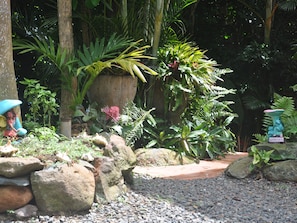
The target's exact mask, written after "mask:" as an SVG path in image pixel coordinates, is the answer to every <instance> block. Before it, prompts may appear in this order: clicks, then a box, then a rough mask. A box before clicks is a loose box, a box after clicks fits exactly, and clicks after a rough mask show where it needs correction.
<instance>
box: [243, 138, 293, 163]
mask: <svg viewBox="0 0 297 223" xmlns="http://www.w3.org/2000/svg"><path fill="white" fill-rule="evenodd" d="M255 146H256V147H257V149H259V150H265V151H269V150H274V151H273V153H272V154H271V160H272V161H284V160H297V143H292V142H289V143H261V144H257V145H255ZM249 149H250V148H249Z"/></svg>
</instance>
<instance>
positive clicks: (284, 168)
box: [263, 160, 297, 182]
mask: <svg viewBox="0 0 297 223" xmlns="http://www.w3.org/2000/svg"><path fill="white" fill-rule="evenodd" d="M263 176H264V177H265V178H266V179H268V180H273V181H294V182H297V160H286V161H281V162H275V163H272V165H270V166H266V167H265V168H264V170H263Z"/></svg>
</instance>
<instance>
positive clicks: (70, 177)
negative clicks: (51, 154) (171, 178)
mask: <svg viewBox="0 0 297 223" xmlns="http://www.w3.org/2000/svg"><path fill="white" fill-rule="evenodd" d="M94 143H95V144H96V145H98V146H99V147H101V148H102V150H103V154H104V155H103V156H102V157H95V158H93V159H91V161H90V160H88V161H85V160H77V161H71V160H69V158H66V159H65V161H62V162H61V161H60V162H55V163H52V164H51V165H46V164H45V163H43V162H42V161H41V160H40V159H38V158H35V157H30V158H21V157H0V212H6V211H8V210H15V211H17V210H18V209H19V208H24V207H27V208H28V209H30V211H29V215H33V214H36V212H37V210H38V211H41V212H46V213H56V214H59V213H69V212H80V211H85V210H88V209H90V208H91V205H92V204H93V202H94V201H95V202H99V201H100V200H102V199H104V200H107V201H111V200H113V199H116V198H117V197H118V196H120V195H121V194H122V193H125V192H126V189H127V186H128V185H129V184H131V183H133V177H132V170H133V168H134V167H135V165H136V156H135V154H134V152H133V151H132V149H131V148H130V147H128V146H126V144H125V141H124V140H123V139H122V138H121V137H119V136H117V135H111V136H108V137H107V138H103V137H102V136H99V135H96V136H95V137H94ZM60 160H61V159H60ZM26 217H28V216H26Z"/></svg>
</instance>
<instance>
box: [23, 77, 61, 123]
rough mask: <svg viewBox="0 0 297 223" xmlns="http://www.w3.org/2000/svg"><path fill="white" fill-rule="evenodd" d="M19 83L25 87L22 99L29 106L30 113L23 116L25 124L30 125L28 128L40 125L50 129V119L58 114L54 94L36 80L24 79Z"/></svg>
mask: <svg viewBox="0 0 297 223" xmlns="http://www.w3.org/2000/svg"><path fill="white" fill-rule="evenodd" d="M20 83H21V84H23V85H25V86H26V89H25V91H24V97H25V99H26V100H27V102H28V104H29V112H30V113H28V114H26V115H25V117H26V119H27V120H26V122H28V123H30V124H29V126H28V127H29V128H30V127H32V128H33V127H36V126H40V125H43V126H48V127H50V126H51V121H52V117H53V116H54V115H57V114H58V111H57V109H58V107H59V105H58V103H57V101H56V93H55V92H51V91H50V90H48V89H47V88H46V87H44V86H42V85H40V83H39V81H38V80H34V79H26V78H25V80H24V81H20ZM34 123H35V124H34ZM36 123H38V124H39V125H38V124H36Z"/></svg>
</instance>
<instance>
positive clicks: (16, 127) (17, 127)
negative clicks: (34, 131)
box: [3, 109, 27, 138]
mask: <svg viewBox="0 0 297 223" xmlns="http://www.w3.org/2000/svg"><path fill="white" fill-rule="evenodd" d="M4 116H5V118H6V123H7V125H6V129H5V130H4V133H3V136H5V137H10V138H15V137H17V136H24V135H25V134H26V133H27V130H26V129H24V128H22V125H21V122H20V120H19V118H18V117H17V116H16V114H15V112H14V110H13V109H11V110H9V111H8V112H6V113H5V114H4Z"/></svg>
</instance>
